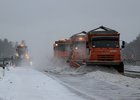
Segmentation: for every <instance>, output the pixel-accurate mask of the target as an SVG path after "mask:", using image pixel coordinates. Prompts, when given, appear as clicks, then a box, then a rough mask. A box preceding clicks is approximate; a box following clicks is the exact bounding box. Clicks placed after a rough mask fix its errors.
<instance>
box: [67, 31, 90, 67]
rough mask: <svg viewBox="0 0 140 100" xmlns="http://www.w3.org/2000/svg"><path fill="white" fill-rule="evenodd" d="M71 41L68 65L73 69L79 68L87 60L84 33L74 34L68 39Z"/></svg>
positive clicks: (85, 36)
mask: <svg viewBox="0 0 140 100" xmlns="http://www.w3.org/2000/svg"><path fill="white" fill-rule="evenodd" d="M70 40H71V54H70V57H69V61H70V65H71V66H73V67H80V65H81V64H83V63H85V61H86V59H87V51H86V49H87V48H86V42H87V35H86V32H81V33H78V34H74V35H73V36H71V37H70Z"/></svg>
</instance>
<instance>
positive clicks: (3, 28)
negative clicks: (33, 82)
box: [0, 0, 140, 55]
mask: <svg viewBox="0 0 140 100" xmlns="http://www.w3.org/2000/svg"><path fill="white" fill-rule="evenodd" d="M101 25H104V26H106V27H109V28H112V29H114V30H116V31H118V32H120V33H121V39H123V40H125V41H127V42H130V41H132V40H134V39H135V38H136V36H137V35H138V34H139V33H140V0H0V38H8V40H12V41H20V40H25V41H26V43H27V45H29V50H30V51H32V52H33V53H34V54H38V55H39V52H42V54H43V53H49V51H51V52H52V46H53V43H54V41H55V40H59V39H62V38H68V37H70V36H71V35H72V34H75V33H79V32H81V31H90V30H92V29H94V28H97V27H99V26H101Z"/></svg>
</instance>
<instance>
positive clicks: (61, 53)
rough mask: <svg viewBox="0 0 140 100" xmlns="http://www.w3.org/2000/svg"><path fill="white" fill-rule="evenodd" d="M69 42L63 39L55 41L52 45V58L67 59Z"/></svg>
mask: <svg viewBox="0 0 140 100" xmlns="http://www.w3.org/2000/svg"><path fill="white" fill-rule="evenodd" d="M70 44H71V42H70V40H68V39H64V40H59V41H55V43H54V46H53V47H54V48H53V49H54V57H56V58H62V59H68V57H69V55H70Z"/></svg>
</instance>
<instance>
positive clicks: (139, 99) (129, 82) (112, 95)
mask: <svg viewBox="0 0 140 100" xmlns="http://www.w3.org/2000/svg"><path fill="white" fill-rule="evenodd" d="M126 67H127V66H126ZM132 67H133V66H132ZM138 68H139V67H138ZM65 69H66V70H65ZM99 69H100V68H99ZM84 71H85V69H84ZM48 73H49V74H47V75H50V76H52V77H53V78H54V79H56V80H59V81H60V83H64V84H65V85H67V86H68V87H70V88H72V89H75V90H78V91H81V92H82V93H86V94H88V95H89V96H90V97H94V96H98V97H101V98H104V99H105V100H140V79H139V78H131V77H127V76H124V75H120V74H119V73H116V72H115V71H114V70H112V71H111V72H109V71H108V69H106V68H104V69H103V71H102V69H101V70H97V69H96V70H93V71H91V72H90V71H89V72H88V71H87V72H86V73H85V72H84V73H83V69H80V70H78V71H74V70H73V71H72V70H67V67H66V68H64V67H63V69H61V68H60V67H57V68H55V69H54V70H51V72H49V71H48ZM81 73H82V74H81Z"/></svg>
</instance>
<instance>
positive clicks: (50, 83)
mask: <svg viewBox="0 0 140 100" xmlns="http://www.w3.org/2000/svg"><path fill="white" fill-rule="evenodd" d="M0 70H1V69H0ZM1 74H2V73H0V77H1V78H0V100H85V99H83V98H81V97H79V96H78V95H76V94H75V93H72V92H71V91H69V90H68V89H67V88H66V87H64V86H63V85H61V84H59V83H58V82H57V81H55V80H54V79H52V78H50V77H47V76H46V75H45V74H43V73H41V72H38V71H36V70H33V69H31V68H28V67H17V68H10V70H9V71H6V75H5V76H4V77H2V75H1Z"/></svg>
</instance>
